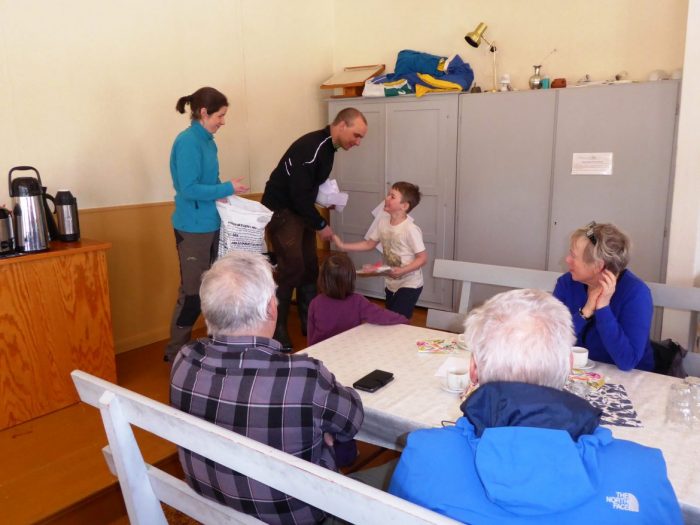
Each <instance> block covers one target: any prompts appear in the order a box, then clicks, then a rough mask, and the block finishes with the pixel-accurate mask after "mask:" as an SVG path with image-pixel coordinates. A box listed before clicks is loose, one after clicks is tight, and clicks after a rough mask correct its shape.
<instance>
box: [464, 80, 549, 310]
mask: <svg viewBox="0 0 700 525" xmlns="http://www.w3.org/2000/svg"><path fill="white" fill-rule="evenodd" d="M555 100H556V92H555V90H549V91H547V90H539V91H517V92H508V93H482V94H468V95H466V94H465V95H462V96H460V109H459V142H458V144H459V145H458V164H457V166H458V167H457V230H456V247H455V255H456V257H455V259H456V260H459V261H469V262H477V263H484V264H497V265H502V266H516V267H520V268H532V269H536V270H544V269H545V265H546V262H547V229H548V220H549V195H550V185H551V172H552V165H551V163H552V160H551V159H552V150H553V145H554V126H553V124H554V115H555ZM502 290H503V288H500V287H494V286H486V285H474V286H473V288H472V293H471V298H472V304H478V303H480V302H482V301H483V300H485V299H487V298H488V297H491V296H492V295H494V294H495V293H497V292H499V291H502ZM456 306H457V305H455V307H456Z"/></svg>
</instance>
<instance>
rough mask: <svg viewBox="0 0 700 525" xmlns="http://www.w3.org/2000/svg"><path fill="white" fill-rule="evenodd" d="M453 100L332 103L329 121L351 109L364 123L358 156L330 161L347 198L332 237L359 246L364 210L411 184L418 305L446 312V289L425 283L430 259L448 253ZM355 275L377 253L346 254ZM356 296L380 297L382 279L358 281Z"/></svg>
mask: <svg viewBox="0 0 700 525" xmlns="http://www.w3.org/2000/svg"><path fill="white" fill-rule="evenodd" d="M458 98H459V97H458V95H456V94H448V95H428V96H426V97H424V98H421V99H415V98H409V97H399V98H393V99H350V100H332V101H331V102H330V103H329V116H330V118H333V116H334V115H335V114H336V113H337V112H338V111H339V110H340V109H342V108H344V107H348V106H352V107H356V108H357V109H359V110H360V111H362V112H363V113H364V114H365V116H366V117H367V120H368V132H367V136H366V137H365V139H364V140H363V142H362V145H360V147H359V148H355V149H353V151H351V152H349V153H348V154H343V155H340V156H337V157H336V161H335V165H334V170H333V173H332V175H331V176H332V177H335V178H337V179H338V183H339V185H340V187H341V190H342V191H347V192H348V193H350V201H349V205H348V206H347V207H346V208H345V210H344V211H343V212H342V213H337V212H333V213H332V214H331V225H332V227H333V229H334V230H335V231H336V232H337V233H338V234H339V235H340V236H341V237H342V238H343V239H344V240H347V241H356V240H361V239H363V238H364V235H365V233H366V232H367V228H368V227H369V225H370V224H371V222H372V216H371V213H370V212H371V210H372V209H374V208H375V206H377V205H378V204H379V203H380V202H381V201H382V200H383V199H384V196H385V195H386V193H387V191H388V189H389V188H390V187H391V184H392V183H394V182H397V181H400V180H406V181H409V182H413V183H415V184H418V185H419V186H420V188H421V193H422V194H423V197H422V200H421V203H420V204H419V205H418V207H417V208H416V209H415V210H413V212H411V215H412V216H413V218H414V219H415V221H416V224H418V226H420V228H421V230H422V231H423V241H424V243H425V246H426V250H427V251H428V264H427V265H426V266H425V267H424V268H423V278H424V281H425V284H424V286H423V293H422V294H421V298H420V301H419V302H418V304H419V305H423V306H430V307H432V308H445V309H449V308H451V307H452V288H453V285H452V282H451V281H448V280H444V279H434V278H433V277H432V267H433V261H434V260H435V259H436V258H447V259H451V258H452V257H453V253H454V244H453V242H454V240H453V231H454V217H455V214H454V213H455V210H454V195H455V179H456V162H455V158H456V149H457V112H458ZM350 256H351V257H352V258H353V260H354V261H355V263H356V265H357V266H358V267H359V266H361V265H362V264H365V263H370V262H376V261H378V260H380V259H381V254H380V253H379V252H378V251H374V252H372V253H369V252H361V253H350ZM357 290H358V292H361V293H364V294H366V295H371V296H375V297H384V279H383V278H377V277H372V278H359V279H358V281H357Z"/></svg>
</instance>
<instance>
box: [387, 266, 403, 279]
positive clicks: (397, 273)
mask: <svg viewBox="0 0 700 525" xmlns="http://www.w3.org/2000/svg"><path fill="white" fill-rule="evenodd" d="M404 273H405V272H404V270H403V268H399V267H394V268H392V269H391V270H390V271H389V277H391V278H392V279H398V278H399V277H401V276H402V275H403V274H404Z"/></svg>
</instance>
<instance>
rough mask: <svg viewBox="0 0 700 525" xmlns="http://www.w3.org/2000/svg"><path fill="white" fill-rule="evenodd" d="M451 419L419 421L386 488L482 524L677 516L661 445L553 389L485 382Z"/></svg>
mask: <svg viewBox="0 0 700 525" xmlns="http://www.w3.org/2000/svg"><path fill="white" fill-rule="evenodd" d="M462 409H463V410H464V414H465V417H462V418H460V419H459V420H457V424H456V426H454V427H446V428H433V429H425V430H417V431H415V432H411V434H409V436H408V443H407V446H406V448H405V449H404V451H403V453H402V454H401V459H400V460H399V464H398V466H397V467H396V470H395V471H394V475H393V477H392V480H391V484H390V486H389V492H390V493H392V494H394V495H396V496H399V497H401V498H404V499H406V500H408V501H412V502H413V503H416V504H418V505H422V506H424V507H427V508H429V509H431V510H434V511H436V512H438V513H440V514H443V515H446V516H449V517H450V518H453V519H456V520H459V521H462V522H464V523H470V524H472V525H479V524H493V523H498V524H511V523H512V524H516V523H517V524H523V523H525V524H549V523H551V524H560V523H567V524H577V523H580V524H590V523H601V524H608V523H609V524H616V525H617V524H627V523H637V524H639V523H649V524H651V523H664V524H676V523H677V524H680V523H682V516H681V511H680V506H679V504H678V500H677V498H676V495H675V493H674V491H673V487H672V486H671V483H670V482H669V480H668V477H667V474H666V465H665V462H664V459H663V455H662V453H661V451H660V450H658V449H653V448H648V447H644V446H642V445H638V444H636V443H632V442H631V441H623V440H617V439H614V438H613V437H612V433H611V432H610V430H608V429H607V428H601V427H598V426H597V423H598V418H599V413H600V412H599V411H597V410H596V409H594V408H593V407H592V406H590V405H589V404H588V403H586V402H585V401H584V400H582V399H580V398H577V397H576V396H573V395H572V394H569V393H568V392H562V391H559V390H556V389H553V388H547V387H541V386H537V385H529V384H525V383H499V382H497V383H489V384H487V385H483V386H481V387H480V388H479V389H478V390H477V391H476V392H475V393H474V394H473V395H472V396H471V397H470V398H469V399H468V400H467V401H466V402H465V403H464V404H463V405H462Z"/></svg>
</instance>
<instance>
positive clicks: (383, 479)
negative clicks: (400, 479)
mask: <svg viewBox="0 0 700 525" xmlns="http://www.w3.org/2000/svg"><path fill="white" fill-rule="evenodd" d="M398 462H399V460H398V459H394V460H392V461H389V462H388V463H384V464H383V465H379V466H378V467H374V468H370V469H366V470H358V471H357V472H353V473H352V474H350V475H348V477H349V478H353V479H356V480H357V481H361V482H362V483H364V484H365V485H369V486H370V487H374V488H375V489H379V490H383V491H384V492H387V491H388V490H389V483H390V482H391V476H393V475H394V470H395V469H396V465H397V464H398ZM320 525H352V524H349V523H348V522H347V521H345V520H342V519H340V518H338V517H336V516H333V515H330V514H329V515H328V516H327V517H326V519H325V520H324V521H322V522H321V524H320Z"/></svg>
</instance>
